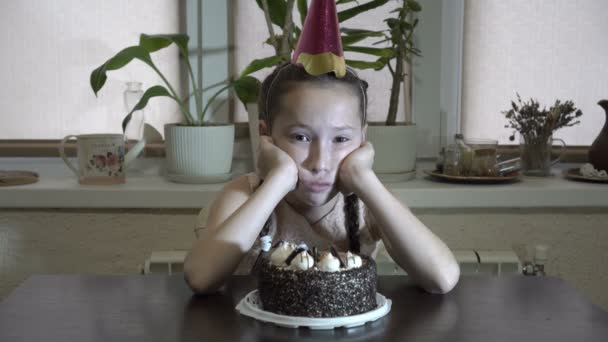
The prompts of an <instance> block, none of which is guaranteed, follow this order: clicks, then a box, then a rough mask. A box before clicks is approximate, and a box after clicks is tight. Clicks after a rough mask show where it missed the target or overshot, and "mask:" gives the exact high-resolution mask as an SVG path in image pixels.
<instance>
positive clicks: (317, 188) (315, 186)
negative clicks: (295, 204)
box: [304, 182, 332, 192]
mask: <svg viewBox="0 0 608 342" xmlns="http://www.w3.org/2000/svg"><path fill="white" fill-rule="evenodd" d="M331 185H332V184H331V183H326V182H312V183H304V186H305V187H306V188H307V189H308V190H309V191H310V192H326V191H327V190H329V189H331Z"/></svg>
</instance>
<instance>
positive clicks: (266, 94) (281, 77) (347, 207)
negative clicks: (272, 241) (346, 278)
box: [258, 62, 367, 253]
mask: <svg viewBox="0 0 608 342" xmlns="http://www.w3.org/2000/svg"><path fill="white" fill-rule="evenodd" d="M303 82H310V83H313V84H315V85H319V86H325V85H329V84H344V85H346V86H347V87H349V88H350V89H351V90H352V92H353V94H354V95H355V96H357V98H358V99H359V109H360V114H361V123H362V124H364V123H365V122H366V113H367V82H365V81H364V80H362V79H360V78H359V77H358V76H357V74H356V73H355V72H354V71H353V70H352V69H350V68H347V69H346V75H345V76H344V77H343V78H337V77H336V76H335V74H334V73H333V72H330V73H327V74H323V75H319V76H311V75H309V74H308V73H307V72H306V70H304V68H303V67H301V66H298V65H295V64H291V63H289V62H287V63H284V64H281V65H280V66H278V67H277V68H275V69H274V71H273V72H272V73H271V74H270V75H269V76H268V77H267V78H266V79H265V80H264V82H262V89H261V91H260V97H259V99H258V110H259V113H260V114H259V115H260V119H262V120H264V121H265V122H266V124H267V125H268V128H269V129H271V127H272V121H273V120H274V119H275V117H276V115H277V113H278V112H279V106H280V103H281V102H280V101H281V96H282V95H284V94H286V93H287V91H289V90H290V88H291V87H293V86H294V85H296V84H297V83H303ZM344 216H345V220H344V221H345V223H346V232H347V234H348V239H349V249H350V251H352V252H354V253H360V252H361V244H360V241H359V198H358V197H357V195H355V194H351V195H349V196H346V197H345V198H344ZM269 228H270V218H269V219H268V220H267V221H266V223H265V224H264V227H263V228H262V231H261V232H260V236H264V235H266V234H268V232H269V230H270V229H269Z"/></svg>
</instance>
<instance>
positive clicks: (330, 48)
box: [291, 0, 346, 78]
mask: <svg viewBox="0 0 608 342" xmlns="http://www.w3.org/2000/svg"><path fill="white" fill-rule="evenodd" d="M291 63H293V64H301V65H302V66H303V67H304V69H306V72H308V73H309V74H310V75H313V76H318V75H321V74H325V73H328V72H332V71H333V72H334V73H335V74H336V77H338V78H342V77H344V75H345V74H346V62H345V60H344V52H343V51H342V40H341V38H340V28H339V26H338V14H337V11H336V1H335V0H312V2H311V4H310V8H309V9H308V15H307V16H306V20H305V21H304V28H303V29H302V34H301V35H300V39H299V41H298V45H297V47H296V50H295V52H294V54H293V58H292V59H291Z"/></svg>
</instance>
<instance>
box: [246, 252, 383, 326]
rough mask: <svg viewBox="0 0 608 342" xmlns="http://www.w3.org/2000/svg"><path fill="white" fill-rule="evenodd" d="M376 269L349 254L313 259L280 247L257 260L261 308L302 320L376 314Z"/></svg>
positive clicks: (313, 254)
mask: <svg viewBox="0 0 608 342" xmlns="http://www.w3.org/2000/svg"><path fill="white" fill-rule="evenodd" d="M376 284H377V273H376V263H375V262H374V261H373V260H372V259H371V258H369V257H367V256H359V255H356V254H352V253H350V252H349V253H337V252H336V251H335V250H332V251H331V252H325V253H318V252H317V251H316V249H315V250H313V251H309V250H308V249H307V248H302V247H301V246H298V247H295V246H294V245H293V244H289V243H284V242H283V243H281V244H280V245H279V246H275V248H274V249H273V250H271V251H270V252H269V253H266V255H265V256H264V257H263V258H262V260H261V263H260V268H259V270H258V291H259V295H260V300H261V302H262V305H263V308H264V310H266V311H270V312H274V313H277V314H281V315H289V316H302V317H338V316H351V315H357V314H361V313H365V312H367V311H370V310H373V309H375V308H376Z"/></svg>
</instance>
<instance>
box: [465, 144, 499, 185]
mask: <svg viewBox="0 0 608 342" xmlns="http://www.w3.org/2000/svg"><path fill="white" fill-rule="evenodd" d="M464 142H465V143H466V144H467V146H469V148H471V150H472V158H471V159H472V160H471V170H470V175H471V176H475V177H496V176H498V153H497V151H498V141H497V140H492V139H465V141H464Z"/></svg>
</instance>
